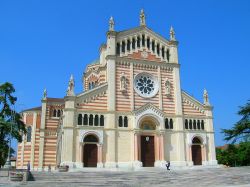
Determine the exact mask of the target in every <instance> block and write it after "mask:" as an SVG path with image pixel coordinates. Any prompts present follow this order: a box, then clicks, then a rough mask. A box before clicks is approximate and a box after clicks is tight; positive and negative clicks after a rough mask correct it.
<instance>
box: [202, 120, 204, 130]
mask: <svg viewBox="0 0 250 187" xmlns="http://www.w3.org/2000/svg"><path fill="white" fill-rule="evenodd" d="M201 129H202V130H204V120H201Z"/></svg>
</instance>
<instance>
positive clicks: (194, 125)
mask: <svg viewBox="0 0 250 187" xmlns="http://www.w3.org/2000/svg"><path fill="white" fill-rule="evenodd" d="M193 128H194V129H196V120H194V121H193Z"/></svg>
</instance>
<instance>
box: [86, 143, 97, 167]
mask: <svg viewBox="0 0 250 187" xmlns="http://www.w3.org/2000/svg"><path fill="white" fill-rule="evenodd" d="M83 163H84V167H96V166H97V145H96V144H85V145H84V156H83Z"/></svg>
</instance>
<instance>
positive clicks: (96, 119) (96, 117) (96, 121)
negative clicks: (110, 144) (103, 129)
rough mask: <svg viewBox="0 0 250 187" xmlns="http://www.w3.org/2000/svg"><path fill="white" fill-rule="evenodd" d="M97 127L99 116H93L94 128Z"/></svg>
mask: <svg viewBox="0 0 250 187" xmlns="http://www.w3.org/2000/svg"><path fill="white" fill-rule="evenodd" d="M98 125H99V116H98V115H95V126H98Z"/></svg>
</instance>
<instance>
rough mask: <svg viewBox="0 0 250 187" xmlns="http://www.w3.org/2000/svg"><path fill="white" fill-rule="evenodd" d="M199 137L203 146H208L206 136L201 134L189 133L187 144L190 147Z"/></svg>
mask: <svg viewBox="0 0 250 187" xmlns="http://www.w3.org/2000/svg"><path fill="white" fill-rule="evenodd" d="M195 137H197V138H199V139H200V141H201V143H202V144H203V145H206V144H207V138H206V134H201V133H188V134H187V143H188V145H192V141H193V139H194V138H195Z"/></svg>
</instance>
